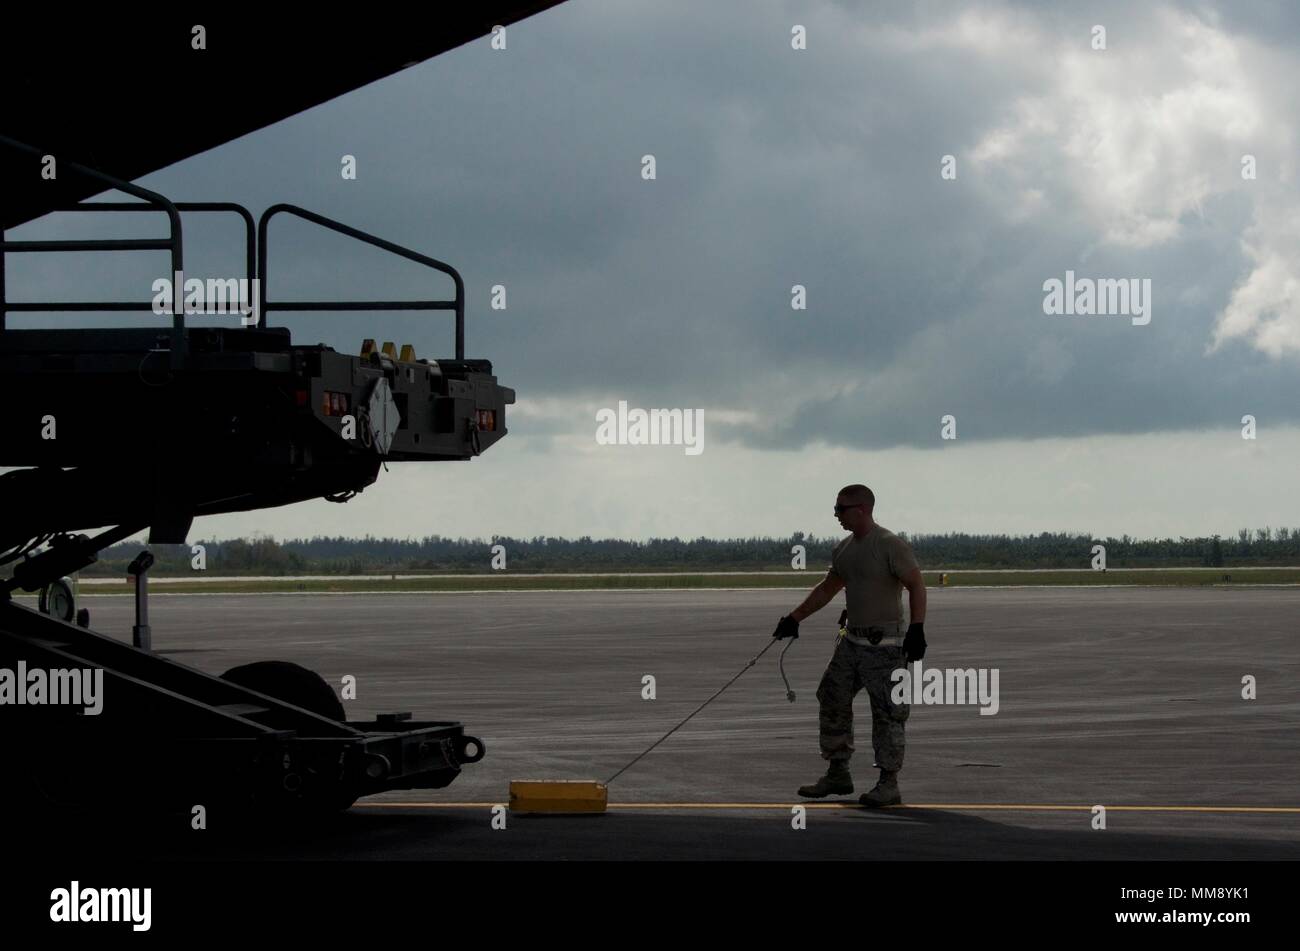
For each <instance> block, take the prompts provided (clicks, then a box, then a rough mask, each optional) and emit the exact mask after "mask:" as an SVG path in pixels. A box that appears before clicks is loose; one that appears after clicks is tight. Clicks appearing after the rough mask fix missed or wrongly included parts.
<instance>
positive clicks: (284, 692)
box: [221, 660, 347, 720]
mask: <svg viewBox="0 0 1300 951" xmlns="http://www.w3.org/2000/svg"><path fill="white" fill-rule="evenodd" d="M221 679H222V680H229V681H230V682H231V683H232V684H237V685H238V686H240V687H247V688H248V689H249V690H256V691H257V692H258V693H264V694H266V695H267V696H268V697H274V698H275V699H276V700H283V701H284V702H285V703H291V704H293V705H294V706H295V707H302V708H303V709H304V710H310V711H311V712H312V713H315V714H317V715H318V716H322V717H329V719H331V720H344V719H346V718H347V714H345V713H344V712H343V703H342V701H340V700H339V698H338V696H337V695H336V694H335V693H334V690H333V688H331V687H330V685H329V684H327V683H326V682H325V678H323V677H322V676H321V675H320V674H318V673H316V672H315V671H314V670H308V669H307V668H306V667H302V666H300V665H298V664H291V663H289V662H288V661H284V660H263V661H258V662H257V663H256V664H244V665H243V666H242V667H232V668H231V669H230V670H228V671H226V672H225V673H224V674H222V675H221Z"/></svg>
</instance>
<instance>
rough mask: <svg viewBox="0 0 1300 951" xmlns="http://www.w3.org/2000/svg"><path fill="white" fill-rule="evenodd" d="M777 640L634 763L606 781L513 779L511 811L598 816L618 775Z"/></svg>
mask: <svg viewBox="0 0 1300 951" xmlns="http://www.w3.org/2000/svg"><path fill="white" fill-rule="evenodd" d="M794 640H795V639H794V638H791V639H790V643H788V644H786V645H785V650H783V651H781V663H780V669H781V679H782V680H783V681H785V696H786V699H787V700H789V701H790V702H791V703H794V691H793V690H791V689H790V680H789V678H787V677H786V675H785V651H788V650H789V649H790V648H791V647H792V646H793V645H794ZM775 643H776V640H775V639H774V640H772V641H770V642H769V643H768V645H767V647H764V648H763V649H762V650H761V651H759V652H758V655H757V656H756V657H755V658H754V659H753V660H751V661H750V662H749V663H748V664H746V665H745V666H744V667H743V668H742V669H741V671H740V673H739V674H736V676H734V677H732V678H731V679H730V680H728V681H727V682H726V683H725V684H723V685H722V687H721V689H719V690H718V692H717V693H715V694H714V695H713V696H712V697H710V698H709V699H708V700H705V701H704V702H703V703H702V704H700V705H699V706H698V707H696V708H695V709H694V710H693V711H691V714H690V716H688V717H687V718H686V719H685V720H683V721H682V722H681V723H679V724H677V725H676V726H675V727H673V728H672V729H671V730H669V731H668V732H667V733H665V734H664V735H663V736H661V737H660V738H659V739H657V740H655V741H654V742H653V743H651V744H650V746H649V748H648V749H646V750H645V751H644V752H642V753H638V754H637V755H636V757H635V758H634V759H633V760H632V762H630V763H628V764H627V766H624V767H623V768H622V769H620V770H619V771H618V772H617V773H615V774H614V775H613V776H611V777H609V779H607V780H605V781H604V782H603V783H601V782H597V781H596V780H594V779H515V780H511V782H510V811H511V812H517V813H523V814H527V813H550V814H552V815H594V814H597V813H602V812H604V811H605V808H606V807H607V806H608V805H609V785H610V783H612V782H613V781H614V780H616V779H618V777H620V776H622V775H623V774H624V773H625V772H627V770H628V769H630V768H631V767H632V766H634V765H635V764H636V763H637V762H638V761H639V760H640V759H641V757H643V756H645V755H646V753H649V752H650V750H653V749H654V748H655V747H656V746H658V745H659V744H660V743H662V742H663V741H664V740H666V739H668V737H670V736H672V735H673V734H674V733H676V732H677V731H678V730H680V729H681V728H682V727H684V726H685V725H686V724H687V722H688V721H689V720H690V719H691V717H693V716H695V714H697V713H699V712H700V711H701V710H703V709H704V708H705V707H707V706H708V705H709V704H710V703H712V702H713V701H714V700H716V699H718V697H720V696H721V695H722V691H723V690H726V689H727V688H728V687H730V686H731V685H732V684H734V683H735V682H736V681H737V680H739V679H740V676H741V674H743V673H744V672H745V671H746V670H749V668H751V667H753V666H754V665H755V664H756V663H758V659H759V657H762V656H763V655H764V654H766V653H767V652H768V650H770V649H771V647H772V645H773V644H775Z"/></svg>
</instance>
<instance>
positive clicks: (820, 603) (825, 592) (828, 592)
mask: <svg viewBox="0 0 1300 951" xmlns="http://www.w3.org/2000/svg"><path fill="white" fill-rule="evenodd" d="M843 590H844V579H842V578H841V577H840V576H839V575H837V574H836V573H835V572H833V571H828V572H826V577H825V578H823V579H822V582H821V584H819V585H818V586H817V587H815V588H813V589H812V591H810V592H809V593H808V597H806V598H804V600H803V604H801V605H799V606H798V607H797V608H795V609H794V610H793V611H791V612H790V617H792V618H794V619H795V620H796V621H802V620H804V619H805V618H807V617H808V616H809V615H811V614H816V613H817V612H818V611H820V610H821V609H822V608H824V607H826V605H828V604H830V603H831V599H832V598H834V597H835V595H837V594H839V593H840V592H841V591H843ZM922 603H924V601H923V602H922Z"/></svg>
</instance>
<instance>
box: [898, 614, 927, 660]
mask: <svg viewBox="0 0 1300 951" xmlns="http://www.w3.org/2000/svg"><path fill="white" fill-rule="evenodd" d="M903 656H904V657H906V658H907V659H908V660H909V661H913V660H920V659H921V658H922V657H924V656H925V622H923V621H913V622H912V623H911V624H909V625H908V626H907V636H906V637H904V638H903Z"/></svg>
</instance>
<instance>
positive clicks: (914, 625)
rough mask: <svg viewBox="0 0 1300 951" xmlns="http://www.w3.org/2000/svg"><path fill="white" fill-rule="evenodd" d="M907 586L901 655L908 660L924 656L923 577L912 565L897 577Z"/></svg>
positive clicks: (919, 570) (918, 569)
mask: <svg viewBox="0 0 1300 951" xmlns="http://www.w3.org/2000/svg"><path fill="white" fill-rule="evenodd" d="M898 580H899V581H901V582H903V587H905V588H907V611H908V620H909V621H910V622H911V623H909V624H908V625H907V636H906V637H904V638H903V656H904V658H906V659H907V660H908V661H913V660H920V659H921V658H922V657H924V656H925V647H926V644H925V579H923V578H922V577H921V569H920V568H918V567H915V566H913V568H912V569H911V570H910V571H908V572H906V573H905V574H904V575H903V576H902V577H901V578H899V579H898Z"/></svg>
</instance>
